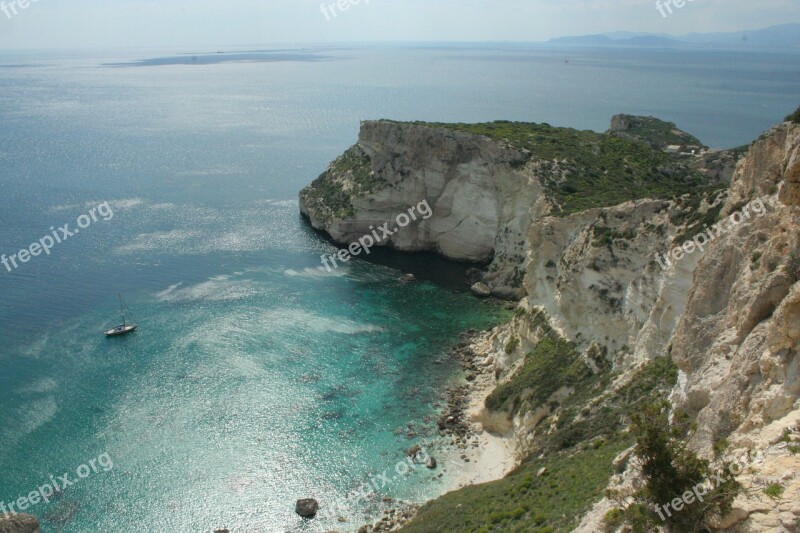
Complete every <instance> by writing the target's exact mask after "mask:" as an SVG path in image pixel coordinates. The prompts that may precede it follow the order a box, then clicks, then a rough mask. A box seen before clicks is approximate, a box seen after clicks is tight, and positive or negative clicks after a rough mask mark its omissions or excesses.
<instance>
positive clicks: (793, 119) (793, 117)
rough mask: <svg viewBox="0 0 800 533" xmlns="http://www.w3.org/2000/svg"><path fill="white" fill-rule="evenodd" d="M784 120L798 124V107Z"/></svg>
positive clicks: (799, 117)
mask: <svg viewBox="0 0 800 533" xmlns="http://www.w3.org/2000/svg"><path fill="white" fill-rule="evenodd" d="M786 121H787V122H794V123H795V124H800V107H798V108H797V110H796V111H795V112H794V113H792V114H791V115H789V116H788V117H786Z"/></svg>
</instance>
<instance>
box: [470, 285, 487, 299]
mask: <svg viewBox="0 0 800 533" xmlns="http://www.w3.org/2000/svg"><path fill="white" fill-rule="evenodd" d="M471 290H472V294H474V295H475V296H478V297H480V298H488V297H489V296H491V295H492V289H490V288H489V286H488V285H487V284H485V283H483V282H478V283H476V284H475V285H473V286H472V287H471Z"/></svg>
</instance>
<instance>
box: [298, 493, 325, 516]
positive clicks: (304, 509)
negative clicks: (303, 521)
mask: <svg viewBox="0 0 800 533" xmlns="http://www.w3.org/2000/svg"><path fill="white" fill-rule="evenodd" d="M317 511H319V502H318V501H317V500H315V499H314V498H303V499H300V500H297V503H296V504H295V506H294V512H295V513H297V514H299V515H300V516H302V517H303V518H314V517H315V516H317Z"/></svg>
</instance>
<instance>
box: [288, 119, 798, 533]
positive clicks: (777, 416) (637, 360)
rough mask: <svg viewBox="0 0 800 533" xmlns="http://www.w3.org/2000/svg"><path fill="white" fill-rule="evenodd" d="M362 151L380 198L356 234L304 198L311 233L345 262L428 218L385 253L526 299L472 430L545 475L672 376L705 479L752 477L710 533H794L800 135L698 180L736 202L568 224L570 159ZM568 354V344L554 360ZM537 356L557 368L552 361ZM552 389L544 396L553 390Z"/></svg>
mask: <svg viewBox="0 0 800 533" xmlns="http://www.w3.org/2000/svg"><path fill="white" fill-rule="evenodd" d="M615 126H616V130H615V133H614V132H612V133H614V134H615V135H619V134H624V136H625V137H626V138H627V137H630V136H633V137H636V136H640V135H651V136H652V138H654V139H656V140H655V141H653V142H655V143H656V144H658V145H659V146H660V144H659V143H663V142H670V141H668V140H669V139H671V138H672V136H674V135H678V136H680V137H683V135H685V134H682V132H676V131H674V130H672V129H664V128H663V126H662V125H659V124H658V123H653V122H652V121H651V120H650V119H647V120H645V121H637V120H631V119H630V117H628V118H625V117H622V118H617V119H615ZM648 132H650V133H648ZM653 132H655V133H653ZM665 139H666V140H667V141H665ZM357 148H358V149H359V150H362V151H363V154H364V155H365V160H367V159H368V161H369V165H370V166H369V169H370V172H371V173H373V174H371V176H372V177H373V178H375V177H376V176H379V177H381V178H382V180H383V181H381V183H382V184H381V185H380V186H377V187H375V188H374V189H373V190H372V191H371V192H369V193H366V194H359V195H354V196H353V198H352V200H351V201H352V207H353V208H352V209H351V210H350V211H348V213H347V214H348V216H346V217H343V218H341V217H340V218H337V217H328V216H327V215H326V211H325V207H323V206H327V205H328V204H330V202H320V201H319V199H318V198H317V197H316V196H315V195H314V194H308V193H306V194H305V195H304V197H303V210H304V212H305V213H306V214H307V215H308V216H309V218H310V219H311V221H312V223H313V224H314V225H315V226H316V227H318V228H321V229H325V230H326V231H329V232H330V233H331V234H332V235H334V237H335V238H336V239H338V240H340V241H342V242H348V241H349V240H351V239H355V238H357V237H358V236H359V235H360V233H362V232H364V231H365V229H366V228H368V227H369V225H370V224H374V223H375V222H377V221H381V222H383V221H384V220H386V219H387V216H393V213H399V212H402V211H403V210H405V209H406V208H407V206H409V205H413V204H414V203H415V202H418V201H420V200H421V199H428V200H429V203H430V205H431V206H435V207H434V216H433V217H432V218H431V219H430V220H428V221H427V222H422V223H420V224H419V225H418V226H417V227H415V228H413V229H409V231H408V233H405V234H402V235H401V234H398V239H397V240H396V241H393V242H392V245H393V246H396V247H397V248H400V249H404V250H423V249H424V250H434V251H439V252H441V253H443V254H444V255H446V256H448V257H451V258H455V259H462V260H486V259H490V258H492V257H493V254H494V263H493V265H492V267H491V268H490V273H489V274H488V276H487V279H489V280H491V281H492V284H493V288H494V289H496V291H497V292H498V293H500V294H505V295H507V296H513V295H515V294H517V295H519V296H523V295H524V298H523V299H522V301H521V302H520V313H518V315H517V317H516V318H515V319H514V320H513V321H512V322H510V323H509V324H506V325H504V326H501V327H499V328H496V329H495V330H494V331H492V332H490V333H489V334H488V337H487V340H488V342H486V343H484V344H485V345H486V346H490V348H486V353H485V354H483V356H484V357H485V361H486V366H487V372H489V374H490V375H492V376H493V378H492V379H494V380H495V385H496V386H497V392H498V393H497V394H495V395H494V396H495V398H494V399H493V398H492V397H491V396H490V398H489V400H487V406H489V407H487V409H485V410H484V412H482V413H480V415H479V416H477V417H476V419H475V420H474V422H475V423H477V424H480V425H482V426H483V427H484V428H486V429H488V430H492V431H497V432H508V431H513V432H514V435H515V437H516V440H517V443H518V450H519V451H520V453H521V454H522V456H523V457H524V456H525V454H533V455H534V456H538V458H539V460H542V458H546V457H547V454H549V453H555V452H553V451H552V450H551V448H549V446H551V441H553V442H554V441H558V442H560V443H561V444H560V445H561V446H563V445H565V444H564V443H565V442H574V440H575V437H574V435H575V434H579V435H585V436H587V438H590V439H593V440H592V442H597V440H596V439H597V438H600V437H599V436H602V438H603V439H604V442H605V441H607V440H608V439H609V438H610V434H607V433H603V432H602V431H600V430H598V429H597V428H601V427H602V425H603V423H607V424H612V425H613V424H617V423H619V421H620V419H624V416H621V415H618V414H614V413H616V412H617V411H615V409H617V407H618V405H617V404H616V403H615V402H616V400H615V398H617V397H624V398H627V399H628V400H630V399H633V400H637V399H638V398H636V397H635V396H634V397H632V396H631V395H630V394H631V393H630V392H629V388H630V387H632V386H633V387H636V384H637V382H640V381H646V380H647V379H649V378H647V376H649V375H651V374H652V373H648V372H649V371H648V370H647V368H648V363H650V362H651V361H655V360H657V359H661V360H671V361H673V362H674V364H675V365H677V368H678V377H677V384H676V385H675V386H674V389H673V390H672V392H671V394H670V395H669V397H670V401H671V403H672V407H673V408H674V410H675V411H678V410H680V411H684V412H687V413H688V414H689V415H690V416H691V417H693V419H694V420H695V421H696V424H697V431H696V432H694V433H693V435H692V440H691V441H690V445H691V446H692V447H693V448H694V449H695V450H696V451H697V452H698V453H699V454H700V455H701V456H703V457H706V458H709V459H712V460H713V459H714V458H715V455H716V454H717V453H719V452H720V451H721V450H723V449H724V453H725V454H731V455H736V454H741V453H745V452H747V451H751V452H756V453H757V454H758V457H759V459H758V460H757V461H755V462H753V463H752V464H751V465H750V466H749V467H748V468H747V469H746V471H744V472H743V473H742V474H741V475H740V476H739V477H738V478H737V479H738V480H739V481H740V483H741V484H742V485H743V486H744V487H745V489H746V490H745V491H743V492H742V494H741V495H740V496H739V497H738V498H737V500H736V501H735V502H734V508H733V511H732V512H731V513H730V515H729V516H726V517H725V518H724V519H723V521H722V523H720V524H717V525H718V526H719V527H720V528H724V529H726V530H730V531H779V530H780V531H794V530H796V529H792V528H797V526H798V524H800V522H799V521H800V503H798V502H800V474H798V473H800V454H797V449H798V448H800V445H798V444H797V443H796V441H797V438H796V437H792V436H791V435H793V434H794V433H792V432H795V433H796V432H800V379H798V378H799V377H800V376H798V373H800V358H798V346H800V284H799V283H798V280H800V124H796V123H793V122H786V123H784V124H781V125H780V126H778V127H776V128H773V129H772V130H771V131H769V132H767V133H766V134H764V135H763V136H762V137H761V138H760V139H759V140H757V141H756V142H755V143H754V144H753V145H752V146H751V147H750V149H749V151H748V153H747V155H746V156H745V157H744V158H743V159H741V160H739V161H738V164H736V166H735V172H733V173H732V177H731V176H730V174H731V173H730V172H729V171H726V172H725V173H724V174H726V175H725V176H724V177H722V178H720V176H721V174H719V173H718V174H714V168H716V169H717V170H719V169H718V167H714V168H711V169H709V167H708V166H705V167H704V165H705V163H704V161H705V162H709V161H710V162H712V163H713V165H717V164H718V163H719V161H720V160H724V161H725V164H726V165H728V166H729V167H731V166H732V162H733V160H735V159H736V158H737V157H738V156H735V155H734V154H733V153H732V152H728V153H724V154H721V155H720V153H718V152H717V153H715V154H711V155H709V154H704V155H701V156H699V157H697V158H695V159H694V160H693V161H692V162H691V164H692V165H695V166H699V167H702V168H700V170H701V171H702V174H703V175H705V176H707V177H708V176H711V178H710V179H709V182H714V181H715V180H719V179H727V177H730V180H731V183H730V187H729V189H727V190H720V191H717V192H711V193H709V192H707V191H693V192H690V193H689V194H686V195H683V196H679V197H677V198H673V199H648V198H642V199H638V200H632V201H627V202H622V203H618V204H617V205H613V206H611V207H602V208H593V209H585V210H578V211H575V212H572V213H568V214H566V215H565V214H563V213H561V214H559V215H556V213H557V212H558V211H559V203H558V202H557V201H556V199H555V198H556V197H555V196H554V194H553V192H552V191H553V189H552V187H550V186H549V185H548V184H552V182H553V181H555V182H557V183H558V182H559V180H561V182H562V183H563V181H564V180H566V177H565V174H568V172H565V171H564V169H565V168H567V166H568V158H565V159H563V160H560V161H559V160H556V162H557V163H558V164H556V165H555V166H553V165H545V164H543V163H542V161H541V160H538V159H536V158H530V154H529V153H526V151H525V150H523V149H520V148H515V147H514V146H511V145H509V144H503V143H498V142H497V141H496V140H491V139H488V138H486V137H482V136H478V135H472V134H466V133H463V132H459V131H453V130H451V129H444V128H430V127H427V126H419V125H398V124H394V123H388V122H379V123H365V125H364V127H363V128H362V135H361V138H360V140H359V144H358V145H357ZM713 165H712V166H713ZM335 167H336V165H333V166H332V167H331V169H329V171H328V172H327V173H326V174H325V175H323V176H324V177H325V178H326V181H327V182H330V180H333V181H334V182H335V183H338V184H341V186H342V187H344V188H345V189H347V190H355V189H357V188H358V187H359V185H358V184H353V183H352V182H353V178H352V177H351V176H352V175H354V174H358V171H356V172H352V173H348V171H345V172H341V171H337V170H335ZM572 168H573V169H574V167H572ZM361 175H364V173H363V171H362V172H361ZM356 181H357V180H356ZM384 181H385V184H383V182H384ZM312 192H313V191H312ZM579 194H580V193H579ZM678 248H680V251H676V250H677V249H678ZM668 252H669V254H668V255H667V253H668ZM521 256H522V257H521ZM520 274H524V276H521V275H520ZM492 276H495V277H492ZM517 284H519V287H520V288H521V290H519V291H518V290H517V289H518V285H517ZM559 338H560V339H564V340H565V342H566V341H570V342H569V344H563V345H561V344H558V342H556V341H553V340H552V339H559ZM543 339H550V340H549V341H548V343H550V345H552V346H555V348H557V349H555V348H554V349H553V350H550V351H549V352H548V351H547V350H543V349H542V348H541V346H542V340H543ZM554 343H555V344H554ZM552 346H551V347H552ZM553 354H555V357H556V358H562V359H563V365H561V366H563V367H564V368H567V367H568V368H569V369H570V370H569V372H568V373H566V374H565V375H564V376H555V378H554V376H553V375H544V374H542V369H547V368H551V369H552V370H551V371H549V372H558V371H559V370H558V368H559V366H558V365H556V366H551V367H548V366H547V364H546V363H547V357H553ZM537 357H538V358H540V359H536V358H537ZM536 369H540V370H538V373H537V370H536ZM609 369H613V374H609ZM576 376H577V378H576ZM562 377H563V378H564V379H561V378H562ZM556 378H558V379H556ZM567 378H568V379H567ZM573 378H575V379H573ZM525 380H531V381H530V382H529V383H526V382H525ZM559 380H560V381H559ZM548 381H552V382H553V383H552V387H550V388H546V387H544V386H543V385H542V383H543V382H548ZM651 381H652V380H651ZM656 381H657V380H655V381H653V383H654V384H655V383H656ZM673 382H674V380H673ZM670 386H671V385H670ZM543 387H544V388H543ZM582 387H583V388H584V390H581V389H582ZM589 390H591V391H595V390H597V392H589ZM637 390H638V389H637ZM642 390H644V389H642ZM661 390H662V389H661V388H660V385H659V386H656V385H653V386H652V387H651V388H649V389H647V391H650V392H648V394H650V393H653V394H661V392H659V391H661ZM641 393H642V391H641V390H639V392H638V393H637V394H641ZM514 394H516V396H515V397H514ZM662 396H664V394H662ZM626 401H627V400H626ZM490 404H491V405H490ZM576 413H580V414H579V415H578V416H576ZM608 413H611V414H612V415H613V416H611V415H609V414H608ZM604 417H605V418H604ZM600 421H606V422H600ZM587 426H590V427H591V431H589V430H587V429H586V427H587ZM615 427H616V426H615ZM615 431H617V430H616V429H615ZM560 433H561V434H566V436H563V438H562V436H560ZM617 433H624V431H622V430H621V429H620V430H619V431H617ZM570 435H571V436H570ZM592 435H594V436H595V437H592ZM787 435H788V436H787ZM793 439H794V440H795V443H794V444H791V441H792V440H793ZM611 440H612V442H613V443H616V445H621V444H623V443H624V440H623V441H620V442H617V441H613V439H611ZM723 443H724V445H723ZM726 447H727V449H725V448H726ZM575 449H576V450H577V448H575ZM548 450H549V451H548ZM581 450H584V449H583V448H581ZM574 453H585V451H580V452H578V451H576V452H574ZM627 453H628V454H629V452H627ZM554 457H555V455H554ZM625 457H626V456H625ZM623 458H624V457H623V454H621V455H620V457H619V458H618V460H615V461H614V468H615V470H616V474H615V475H614V476H613V477H612V479H611V487H612V488H619V487H621V486H625V485H626V484H628V485H629V484H630V483H631V482H633V480H634V479H635V478H636V477H637V475H638V474H637V471H636V467H635V466H631V465H632V464H633V462H630V463H631V465H629V464H628V463H629V462H628V461H627V459H625V460H622V459H623ZM544 460H546V459H544ZM554 475H555V474H554ZM504 481H506V480H504ZM512 481H513V480H509V481H508V483H512ZM526 483H528V482H526ZM769 484H778V485H780V486H781V487H782V489H783V492H782V494H781V495H779V496H777V497H776V496H774V495H773V497H767V496H766V495H765V494H764V489H765V488H766V487H767V485H769ZM450 500H453V498H450ZM450 500H448V501H450ZM443 505H444V504H443ZM435 506H436V505H435V503H434V505H433V507H434V508H435ZM459 507H460V506H459ZM611 507H612V503H611V502H609V501H608V500H603V501H601V502H600V503H598V504H596V505H595V506H594V508H593V509H592V510H591V511H590V512H589V513H588V514H586V515H585V517H584V520H583V523H582V524H581V526H580V528H579V529H580V530H581V531H601V530H603V529H604V525H603V523H602V519H603V515H604V514H605V512H606V511H607V510H609V509H610V508H611ZM434 514H435V513H434ZM442 514H444V515H446V514H447V513H442ZM423 515H424V513H423ZM430 515H431V513H430V512H429V513H428V516H430ZM779 528H784V529H779ZM412 529H413V528H412ZM418 530H424V528H423V529H419V528H418Z"/></svg>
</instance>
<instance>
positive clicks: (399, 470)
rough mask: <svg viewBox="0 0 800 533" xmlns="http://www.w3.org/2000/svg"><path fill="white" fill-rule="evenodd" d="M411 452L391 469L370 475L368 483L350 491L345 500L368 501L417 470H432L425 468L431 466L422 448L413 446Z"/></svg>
mask: <svg viewBox="0 0 800 533" xmlns="http://www.w3.org/2000/svg"><path fill="white" fill-rule="evenodd" d="M412 450H413V453H409V454H408V455H407V456H406V458H405V459H404V460H403V461H398V462H397V464H395V465H394V468H393V469H390V468H387V469H386V470H384V471H383V472H380V473H379V474H376V475H374V476H373V475H371V474H370V476H369V481H368V482H367V483H364V484H363V485H361V486H360V487H358V488H356V489H354V490H352V491H350V493H348V495H347V500H348V501H350V502H357V501H359V500H364V501H369V499H370V497H371V496H372V495H373V494H378V493H379V492H380V490H381V489H382V488H384V487H387V486H389V485H391V484H392V483H394V482H395V481H397V480H398V479H401V478H404V477H406V476H407V475H409V474H410V473H412V472H414V471H416V470H417V469H418V468H432V467H431V466H427V465H430V464H431V463H430V461H431V456H430V454H428V450H427V449H426V448H425V447H424V446H415V447H414V448H412Z"/></svg>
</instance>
